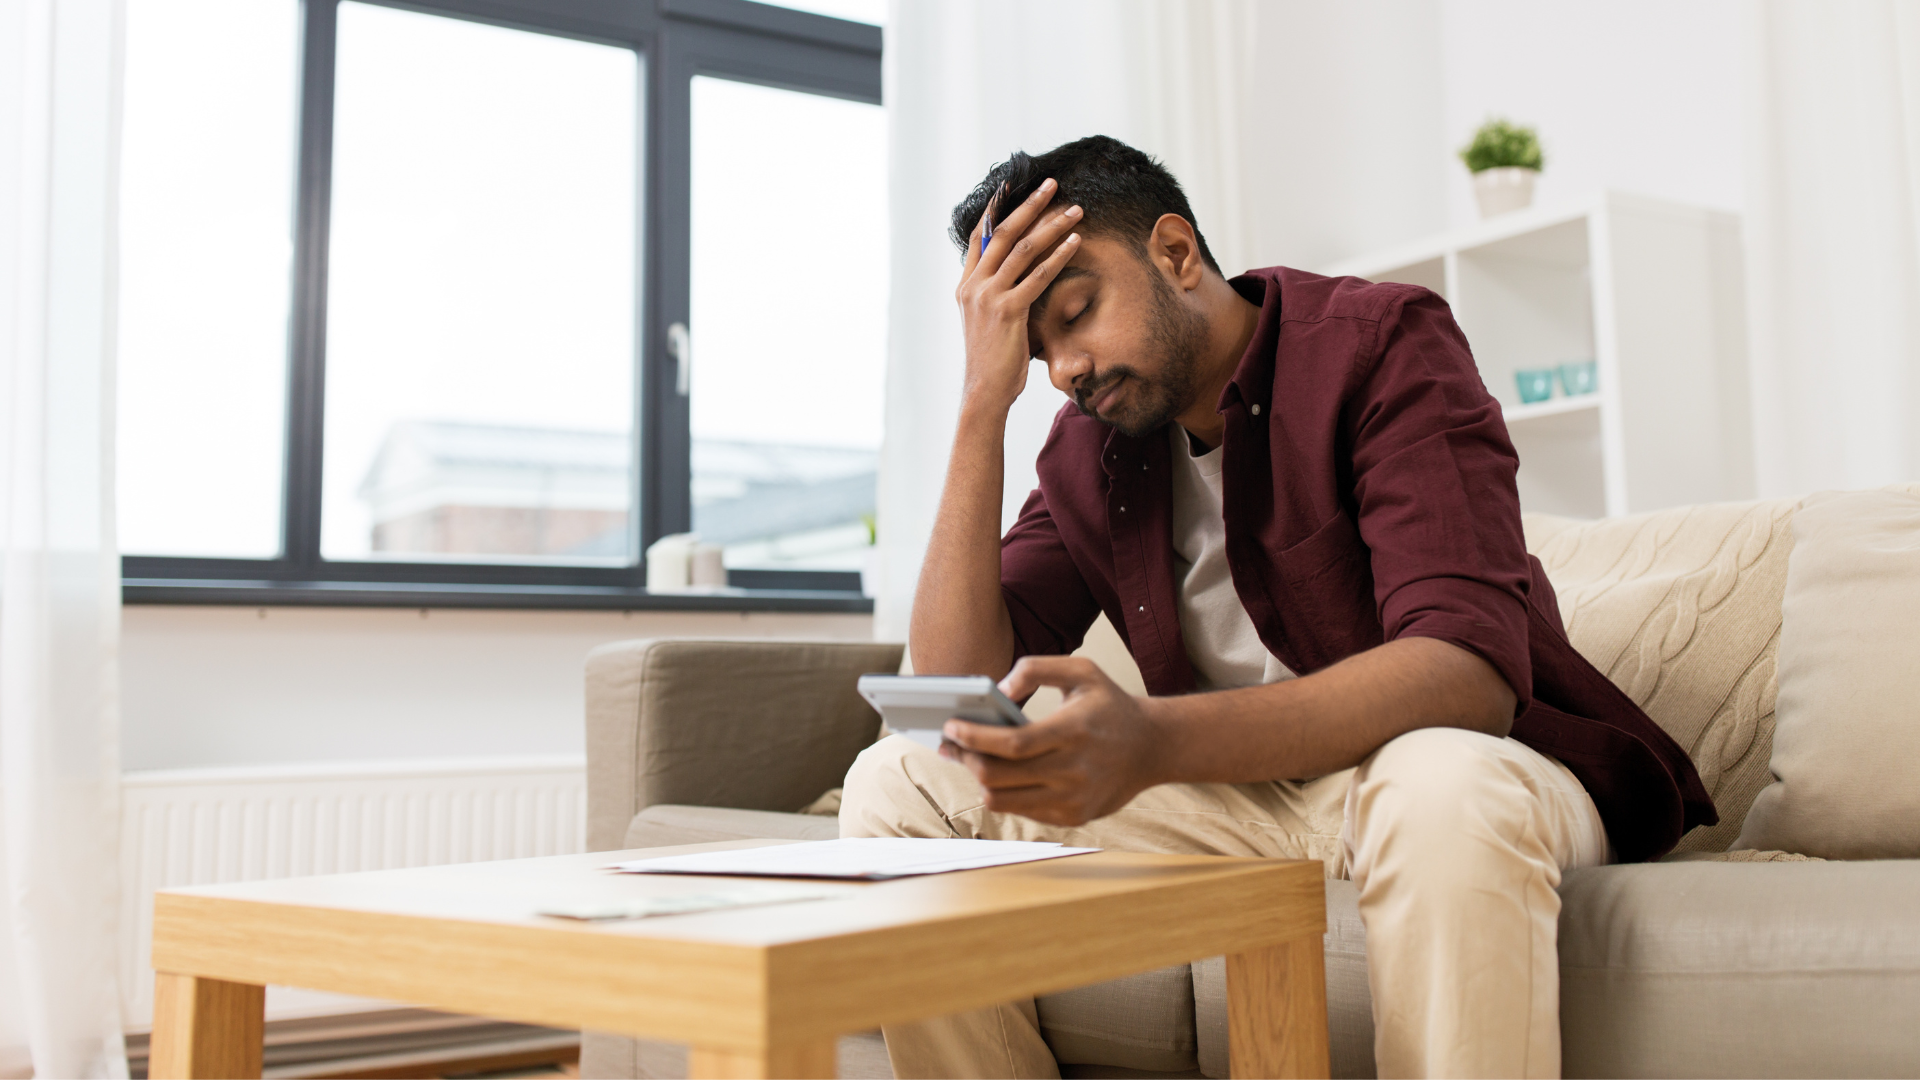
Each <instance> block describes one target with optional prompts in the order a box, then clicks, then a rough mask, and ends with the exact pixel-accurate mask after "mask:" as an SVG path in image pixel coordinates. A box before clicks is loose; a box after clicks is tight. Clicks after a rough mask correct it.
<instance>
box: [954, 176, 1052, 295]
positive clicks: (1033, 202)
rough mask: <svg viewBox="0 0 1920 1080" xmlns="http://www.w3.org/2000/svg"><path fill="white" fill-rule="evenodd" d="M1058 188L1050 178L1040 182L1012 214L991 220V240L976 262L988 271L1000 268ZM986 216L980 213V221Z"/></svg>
mask: <svg viewBox="0 0 1920 1080" xmlns="http://www.w3.org/2000/svg"><path fill="white" fill-rule="evenodd" d="M1058 187H1059V185H1058V184H1056V183H1054V182H1053V178H1052V177H1048V178H1047V179H1045V180H1042V181H1040V186H1039V187H1037V188H1035V189H1033V194H1031V195H1029V196H1027V197H1026V199H1025V200H1024V201H1022V202H1021V203H1020V205H1019V206H1016V207H1014V208H1013V213H1011V214H1005V215H1003V216H1002V217H1001V218H1000V219H999V220H998V221H996V222H995V223H994V226H993V239H992V240H989V241H988V242H987V251H986V254H985V255H982V256H981V260H980V263H979V265H980V266H981V267H982V268H984V269H985V270H986V272H987V273H989V274H992V273H996V272H998V271H999V269H1000V264H1001V263H1002V262H1005V261H1006V258H1007V254H1008V253H1009V252H1011V251H1012V250H1013V248H1014V245H1016V244H1018V243H1019V242H1020V239H1021V238H1022V237H1023V236H1025V235H1026V232H1027V227H1028V226H1030V225H1032V224H1033V222H1034V219H1036V218H1038V217H1039V216H1040V211H1041V210H1044V209H1045V208H1046V205H1047V203H1048V201H1049V200H1051V199H1052V198H1053V193H1054V190H1055V189H1056V188H1058ZM1002 209H1004V207H1003V208H1002ZM989 212H990V211H989ZM986 218H987V215H986V214H981V215H980V220H981V221H982V222H985V221H986ZM973 242H974V244H975V245H976V246H977V245H978V244H979V243H980V240H979V237H975V238H974V241H973Z"/></svg>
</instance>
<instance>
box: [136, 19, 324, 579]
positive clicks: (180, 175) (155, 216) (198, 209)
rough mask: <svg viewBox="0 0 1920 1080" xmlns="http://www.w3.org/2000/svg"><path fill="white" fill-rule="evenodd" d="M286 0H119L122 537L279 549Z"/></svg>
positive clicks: (200, 549) (189, 545)
mask: <svg viewBox="0 0 1920 1080" xmlns="http://www.w3.org/2000/svg"><path fill="white" fill-rule="evenodd" d="M299 13H300V12H299V5H298V4H297V3H295V2H294V0H129V2H128V4H127V31H126V33H127V44H126V50H127V51H126V57H127V61H126V99H125V100H126V106H125V108H126V111H125V114H124V122H123V123H124V126H123V134H122V143H121V179H120V326H119V337H120V345H119V349H120V359H119V368H120V370H119V391H118V397H119V410H120V419H119V444H118V445H119V454H118V456H119V466H118V467H119V476H118V488H119V502H120V515H119V529H120V548H121V550H122V551H126V552H129V553H133V554H146V555H225V556H267V557H270V556H273V555H275V554H277V553H278V552H279V550H280V486H281V474H282V462H283V460H284V459H283V456H282V455H283V447H284V442H285V436H284V432H285V415H286V404H285V400H286V371H287V366H286V355H287V300H288V295H289V293H290V288H291V280H292V277H291V270H292V252H293V239H292V238H293V221H292V213H293V166H294V153H295V139H294V128H295V125H296V123H297V104H296V96H297V91H298V85H297V84H298V71H299V55H298V48H299V45H298V42H299Z"/></svg>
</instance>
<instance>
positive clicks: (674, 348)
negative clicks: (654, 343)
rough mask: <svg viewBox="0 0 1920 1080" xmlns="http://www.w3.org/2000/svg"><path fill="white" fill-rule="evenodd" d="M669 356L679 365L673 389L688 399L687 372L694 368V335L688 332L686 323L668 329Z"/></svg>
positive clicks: (678, 323) (676, 324) (675, 324)
mask: <svg viewBox="0 0 1920 1080" xmlns="http://www.w3.org/2000/svg"><path fill="white" fill-rule="evenodd" d="M667 355H668V356H671V357H673V359H674V361H675V362H676V363H677V364H678V370H677V371H676V372H675V374H674V377H673V388H674V389H675V390H677V391H679V392H680V396H681V397H686V396H687V372H688V369H690V368H692V367H693V335H692V334H690V333H688V332H687V324H686V323H683V322H677V323H674V324H673V325H672V326H669V327H667Z"/></svg>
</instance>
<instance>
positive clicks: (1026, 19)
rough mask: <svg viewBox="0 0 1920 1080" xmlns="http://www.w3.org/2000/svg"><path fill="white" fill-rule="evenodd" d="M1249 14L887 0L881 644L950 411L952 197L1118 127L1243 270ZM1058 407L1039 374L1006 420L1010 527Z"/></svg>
mask: <svg viewBox="0 0 1920 1080" xmlns="http://www.w3.org/2000/svg"><path fill="white" fill-rule="evenodd" d="M1254 14H1255V5H1254V4H1253V2H1252V0H1053V2H1050V3H1045V4H1033V3H1023V2H1020V0H974V2H970V3H924V2H920V0H895V2H894V3H893V4H892V6H891V11H890V13H889V23H888V27H887V48H886V59H885V66H886V87H885V94H886V102H887V107H888V117H889V123H890V125H891V147H890V150H889V153H890V155H891V162H890V167H891V176H890V178H889V183H890V190H891V199H890V213H891V216H892V221H891V225H892V240H891V244H892V249H891V250H892V270H891V287H892V296H891V300H890V307H889V323H890V326H889V330H888V350H887V399H886V433H885V442H884V445H883V448H882V450H881V454H880V513H879V520H880V526H879V547H880V558H881V567H880V577H881V580H880V590H879V598H878V600H877V601H876V605H875V633H876V634H877V635H878V636H880V637H881V638H883V639H887V640H901V639H903V638H905V636H906V633H907V624H908V621H909V618H910V615H911V612H912V607H913V588H914V583H915V579H916V578H917V577H918V575H919V570H920V559H921V555H922V553H924V552H925V550H926V544H927V538H928V536H929V534H930V533H931V531H932V524H933V515H934V511H935V509H936V507H937V505H938V502H939V498H940V487H941V483H942V480H943V479H944V477H945V474H946V464H947V455H948V451H949V449H950V446H951V443H952V440H953V430H954V421H955V419H956V416H957V410H958V408H959V390H960V377H961V371H962V364H963V357H962V355H961V344H960V320H959V315H958V313H957V311H956V310H955V307H954V303H953V286H954V284H955V283H956V280H957V277H956V275H957V274H958V272H959V266H960V260H959V255H958V253H957V252H955V250H954V248H953V246H952V244H951V243H950V242H949V241H948V240H947V235H946V230H947V221H948V215H949V213H950V212H951V211H952V208H953V204H954V203H956V202H959V201H960V199H961V197H962V196H964V195H965V194H966V193H967V192H968V191H969V190H970V189H971V188H972V187H973V185H974V184H976V183H978V182H979V180H980V178H981V177H982V176H984V175H985V174H986V171H987V169H988V168H989V167H991V166H992V165H993V163H994V162H996V161H1001V160H1004V159H1005V158H1006V157H1007V155H1008V154H1009V153H1011V152H1012V151H1014V150H1026V151H1028V152H1030V153H1040V152H1042V151H1044V150H1049V149H1052V148H1053V147H1055V146H1057V145H1059V144H1061V143H1063V142H1068V141H1070V140H1073V139H1077V138H1080V137H1081V136H1085V135H1096V134H1098V135H1111V136H1113V137H1115V138H1117V139H1121V140H1124V141H1126V142H1128V143H1131V144H1132V145H1134V146H1137V147H1139V148H1140V149H1142V150H1145V151H1147V152H1148V153H1151V154H1153V155H1155V156H1156V157H1159V158H1160V159H1161V160H1162V161H1164V162H1165V163H1166V165H1167V166H1168V168H1170V169H1171V170H1172V171H1173V173H1174V175H1175V176H1177V177H1179V178H1180V181H1181V183H1182V184H1183V186H1184V187H1185V188H1186V191H1187V196H1188V198H1189V199H1190V200H1191V202H1192V204H1193V210H1194V215H1195V216H1196V217H1197V218H1199V224H1200V229H1201V231H1202V232H1203V233H1204V234H1205V235H1206V237H1207V243H1208V246H1209V247H1211V248H1212V250H1213V252H1214V255H1215V257H1216V258H1218V259H1219V260H1220V262H1221V266H1222V268H1223V269H1226V270H1227V272H1228V273H1230V274H1231V273H1237V272H1238V271H1239V270H1240V269H1242V268H1243V266H1244V263H1243V261H1242V260H1244V259H1247V258H1249V257H1250V253H1251V250H1252V244H1251V241H1250V236H1249V233H1248V224H1249V223H1248V220H1247V207H1246V205H1245V202H1244V191H1243V188H1244V182H1243V167H1242V162H1241V154H1240V147H1241V146H1242V143H1243V135H1244V134H1245V131H1244V115H1243V112H1242V108H1241V103H1242V102H1244V101H1246V100H1247V98H1248V96H1249V93H1250V86H1251V76H1252V71H1251V67H1252V49H1253V42H1254ZM1063 400H1064V399H1063V398H1062V397H1061V396H1060V394H1059V393H1058V392H1057V391H1055V390H1054V389H1053V388H1052V387H1051V386H1049V385H1047V382H1046V373H1045V372H1044V371H1043V370H1041V369H1040V368H1039V367H1038V366H1036V367H1035V368H1034V370H1033V371H1032V373H1031V375H1030V377H1029V380H1028V390H1027V392H1026V393H1025V394H1023V395H1022V396H1021V398H1020V401H1019V403H1018V404H1017V405H1016V406H1015V407H1014V410H1013V415H1012V418H1011V420H1010V423H1009V425H1008V435H1007V485H1006V499H1005V503H1006V509H1005V510H1004V511H1003V519H1002V524H1003V526H1004V525H1005V524H1006V523H1009V522H1011V521H1012V519H1013V515H1014V513H1015V512H1017V511H1018V509H1019V506H1020V504H1021V502H1023V501H1024V500H1025V499H1026V496H1027V493H1028V492H1029V491H1031V490H1032V489H1033V486H1034V483H1035V475H1034V468H1033V459H1034V456H1035V455H1036V454H1037V453H1038V452H1039V450H1040V446H1041V443H1042V441H1043V440H1044V439H1045V438H1046V433H1047V425H1048V423H1049V422H1050V421H1051V419H1052V417H1053V414H1054V412H1055V410H1057V409H1058V408H1059V407H1060V405H1061V403H1062V402H1063Z"/></svg>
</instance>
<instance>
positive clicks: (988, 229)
mask: <svg viewBox="0 0 1920 1080" xmlns="http://www.w3.org/2000/svg"><path fill="white" fill-rule="evenodd" d="M1005 190H1006V187H1005V186H1002V187H1001V188H1000V191H1005ZM1000 191H996V192H994V193H993V198H991V199H988V200H987V212H986V214H985V217H986V219H987V220H986V224H985V226H984V227H983V228H982V229H981V230H980V254H982V255H985V254H986V253H987V242H988V241H990V240H992V239H993V208H994V207H996V206H998V205H1000Z"/></svg>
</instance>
